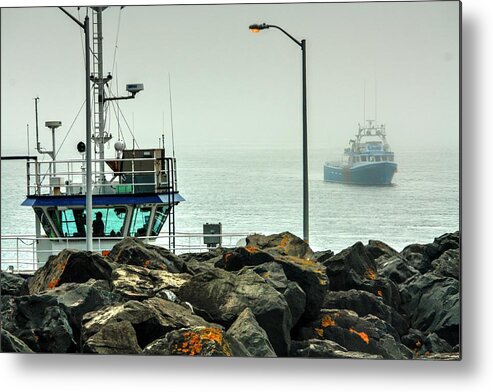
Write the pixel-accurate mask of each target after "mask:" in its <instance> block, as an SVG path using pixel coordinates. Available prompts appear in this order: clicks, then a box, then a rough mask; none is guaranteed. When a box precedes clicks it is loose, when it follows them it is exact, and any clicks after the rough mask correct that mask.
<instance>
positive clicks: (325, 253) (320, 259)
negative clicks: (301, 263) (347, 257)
mask: <svg viewBox="0 0 493 392" xmlns="http://www.w3.org/2000/svg"><path fill="white" fill-rule="evenodd" d="M332 256H334V252H333V251H331V250H322V251H319V252H314V253H313V257H312V258H311V260H313V261H316V262H317V263H321V264H323V263H324V262H326V261H327V260H329V259H330V258H331V257H332Z"/></svg>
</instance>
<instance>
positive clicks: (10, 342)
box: [0, 329, 33, 353]
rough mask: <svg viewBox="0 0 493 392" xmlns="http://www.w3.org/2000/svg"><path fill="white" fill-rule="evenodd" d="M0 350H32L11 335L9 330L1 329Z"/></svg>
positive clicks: (24, 351) (18, 351)
mask: <svg viewBox="0 0 493 392" xmlns="http://www.w3.org/2000/svg"><path fill="white" fill-rule="evenodd" d="M0 352H2V353H32V352H33V350H31V349H30V348H29V346H28V345H27V344H26V343H24V342H23V341H22V340H20V339H19V338H18V337H16V336H14V335H12V334H11V333H10V332H9V331H6V330H5V329H2V337H1V341H0Z"/></svg>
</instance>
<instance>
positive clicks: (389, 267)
mask: <svg viewBox="0 0 493 392" xmlns="http://www.w3.org/2000/svg"><path fill="white" fill-rule="evenodd" d="M377 264H378V273H379V274H380V275H383V276H385V277H386V278H389V279H390V280H392V281H393V282H395V283H397V284H399V283H403V282H405V281H406V280H407V279H409V278H410V277H411V276H414V275H417V274H419V273H420V272H419V271H418V270H417V269H416V268H414V267H413V266H412V265H410V264H409V262H408V261H407V260H406V259H404V258H403V257H402V256H400V255H394V256H391V257H390V258H384V259H378V260H377Z"/></svg>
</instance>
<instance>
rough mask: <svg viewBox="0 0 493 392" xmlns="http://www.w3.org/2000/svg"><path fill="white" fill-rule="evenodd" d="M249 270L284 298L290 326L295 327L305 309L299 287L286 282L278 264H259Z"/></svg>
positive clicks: (291, 282) (282, 270)
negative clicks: (287, 308)
mask: <svg viewBox="0 0 493 392" xmlns="http://www.w3.org/2000/svg"><path fill="white" fill-rule="evenodd" d="M251 269H252V271H254V272H255V273H257V274H258V275H259V276H261V277H262V278H263V279H265V281H266V282H267V283H269V284H270V285H271V286H272V287H274V288H275V289H276V290H277V291H279V292H280V293H281V294H282V295H283V296H284V299H285V300H286V302H287V303H288V306H289V310H290V311H291V316H292V323H291V325H296V323H297V322H298V320H299V319H300V317H301V315H302V314H303V313H304V312H305V308H306V294H305V292H304V291H303V289H302V288H301V287H300V285H299V284H298V283H296V282H293V281H290V280H288V278H287V277H286V274H285V273H284V269H283V267H282V265H281V264H280V263H278V262H274V261H273V262H270V263H265V264H261V265H259V266H256V267H253V268H251ZM240 274H241V272H240Z"/></svg>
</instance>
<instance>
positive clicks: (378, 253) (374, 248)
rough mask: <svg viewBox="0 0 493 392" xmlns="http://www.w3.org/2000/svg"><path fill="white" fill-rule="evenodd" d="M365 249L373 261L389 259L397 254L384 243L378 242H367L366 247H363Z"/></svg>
mask: <svg viewBox="0 0 493 392" xmlns="http://www.w3.org/2000/svg"><path fill="white" fill-rule="evenodd" d="M365 249H366V252H367V254H368V255H369V256H370V257H371V258H372V259H373V260H377V259H378V258H380V257H382V258H389V257H393V256H395V255H397V254H399V252H397V251H396V250H395V249H393V248H391V247H390V246H388V245H387V244H386V243H385V242H382V241H378V240H370V241H368V245H366V246H365Z"/></svg>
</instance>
